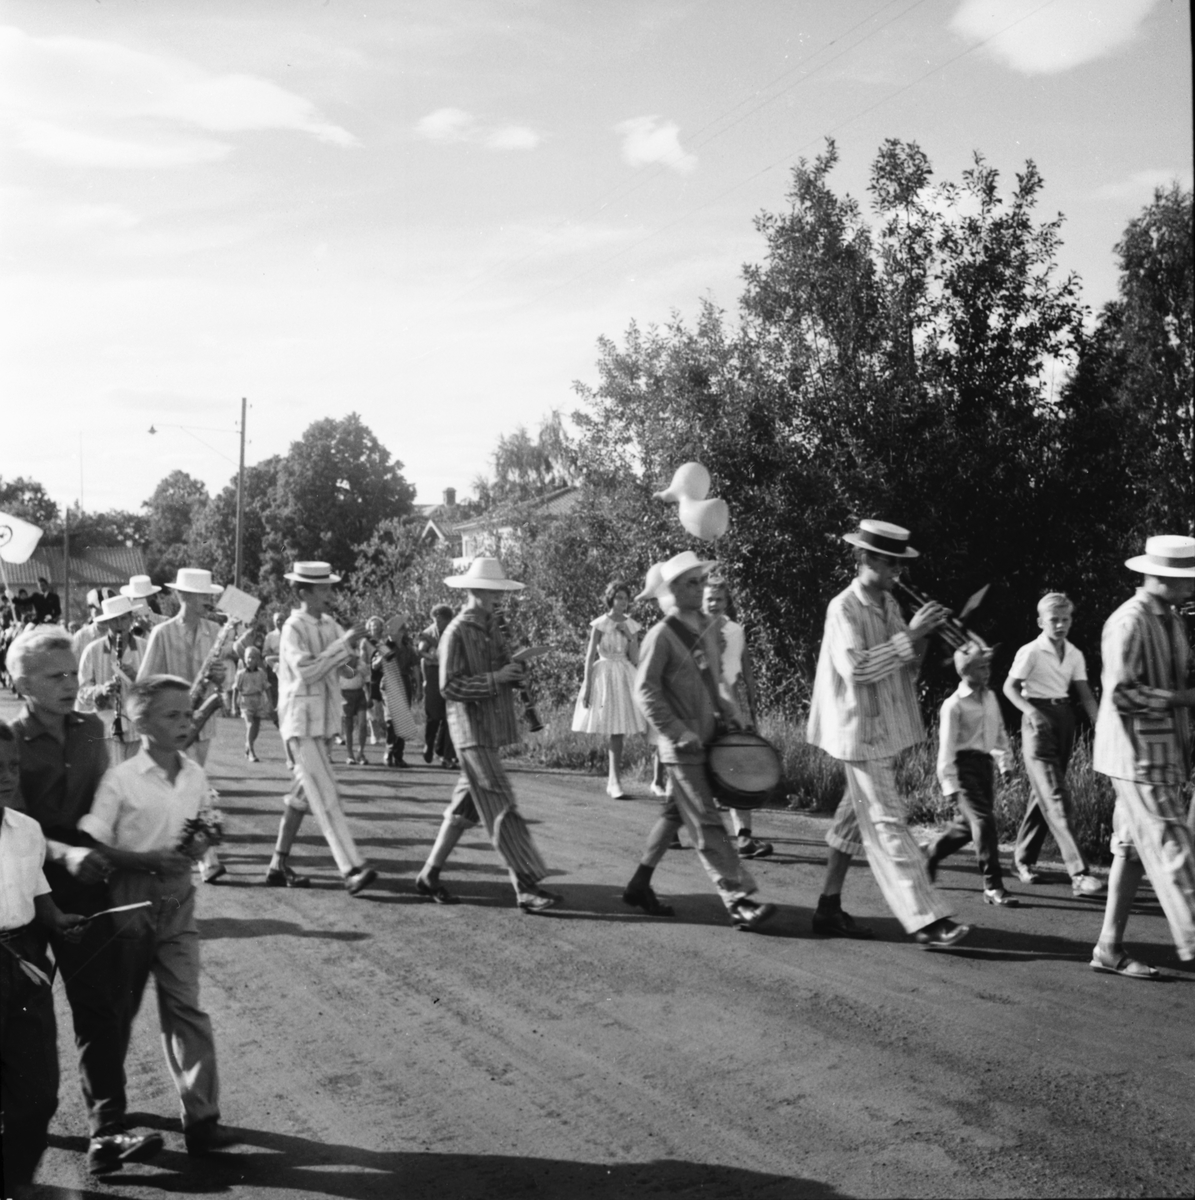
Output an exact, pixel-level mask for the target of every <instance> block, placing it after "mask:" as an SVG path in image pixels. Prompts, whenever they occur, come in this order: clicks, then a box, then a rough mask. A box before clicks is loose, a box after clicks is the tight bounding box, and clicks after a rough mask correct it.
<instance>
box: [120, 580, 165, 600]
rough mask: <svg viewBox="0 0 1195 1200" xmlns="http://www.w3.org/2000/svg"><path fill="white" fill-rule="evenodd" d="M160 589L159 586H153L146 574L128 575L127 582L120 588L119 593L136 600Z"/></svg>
mask: <svg viewBox="0 0 1195 1200" xmlns="http://www.w3.org/2000/svg"><path fill="white" fill-rule="evenodd" d="M161 590H162V589H161V588H160V587H155V586H154V584H153V582H152V581H151V580H150V577H149V576H148V575H130V576H129V581H128V583H126V584H125V585H124V587H122V588H121V589H120V594H121V595H122V596H128V597H129V599H130V600H138V599H141V598H142V597H144V596H152V595H153V594H154V593H155V592H160V591H161Z"/></svg>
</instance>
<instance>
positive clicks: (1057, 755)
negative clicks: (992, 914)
mask: <svg viewBox="0 0 1195 1200" xmlns="http://www.w3.org/2000/svg"><path fill="white" fill-rule="evenodd" d="M1074 611H1075V606H1074V604H1072V603H1071V600H1070V597H1069V596H1066V595H1065V594H1064V593H1062V592H1050V593H1048V594H1047V595H1045V596H1043V597H1042V598H1041V599H1040V600H1039V601H1038V603H1037V623H1038V626H1039V627H1040V628H1041V631H1042V632H1041V636H1040V637H1038V638H1035V639H1034V640H1033V641H1032V642H1029V643H1028V644H1027V645H1024V646H1022V647H1021V648H1020V649H1019V650H1018V651H1017V656H1016V658H1014V659H1013V663H1012V669H1011V670H1010V671H1009V672H1008V678H1007V679H1006V680H1005V681H1004V694H1005V696H1007V697H1008V699H1009V700H1011V701H1012V703H1013V704H1015V705H1016V706H1017V708H1019V709H1020V710H1021V712H1022V714H1023V716H1022V718H1021V750H1022V752H1023V753H1024V756H1025V770H1026V771H1027V772H1028V773H1029V782H1030V784H1031V785H1032V787H1033V797H1032V799H1031V800H1030V801H1029V807H1028V808H1027V809H1026V810H1025V816H1024V819H1023V820H1022V821H1021V828H1020V830H1019V831H1018V833H1017V845H1016V850H1015V851H1014V852H1013V862H1014V864H1015V865H1016V869H1017V875H1018V876H1019V878H1020V880H1021V882H1022V883H1038V882H1039V881H1040V876H1039V875H1038V873H1037V872H1036V871H1035V870H1034V867H1035V866H1036V865H1037V856H1038V855H1039V854H1040V853H1041V848H1042V844H1043V843H1044V842H1045V840H1046V834H1047V833H1052V834H1053V835H1054V841H1055V842H1057V843H1058V851H1059V853H1060V854H1061V855H1062V861H1063V863H1064V864H1065V865H1066V870H1067V873H1068V874H1069V875H1070V877H1071V889H1072V891H1073V892H1074V894H1075V895H1076V896H1077V897H1079V898H1080V899H1093V898H1094V899H1098V898H1099V897H1101V896H1103V894H1104V892H1105V890H1106V889H1105V887H1104V884H1103V883H1102V882H1101V881H1100V880H1099V879H1096V877H1095V876H1094V875H1092V874H1090V873H1089V871H1088V863H1087V858H1086V857H1085V855H1084V854H1083V851H1082V850H1080V849H1079V843H1078V842H1077V841H1076V839H1075V835H1074V833H1073V832H1072V830H1071V811H1072V803H1071V794H1070V789H1069V788H1068V787H1067V783H1066V769H1067V765H1068V764H1069V763H1070V757H1071V751H1072V750H1073V749H1074V746H1075V710H1074V708H1073V707H1072V705H1071V702H1070V691H1071V688H1074V690H1075V694H1076V695H1077V696H1078V697H1079V702H1080V703H1081V704H1082V705H1083V708H1084V711H1085V712H1086V713H1087V717H1088V719H1089V720H1090V721H1091V724H1092V726H1093V727H1094V725H1095V720H1096V716H1097V715H1098V711H1099V710H1098V709H1097V708H1096V703H1095V697H1094V696H1093V695H1092V694H1091V688H1090V687H1089V686H1088V685H1087V663H1086V661H1085V659H1084V658H1083V653H1082V651H1080V650H1079V649H1078V648H1077V647H1075V646H1073V645H1071V643H1070V642H1068V641H1067V640H1066V635H1067V634H1068V633H1069V632H1070V627H1071V621H1072V620H1073V619H1074Z"/></svg>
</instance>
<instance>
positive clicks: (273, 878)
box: [266, 862, 311, 888]
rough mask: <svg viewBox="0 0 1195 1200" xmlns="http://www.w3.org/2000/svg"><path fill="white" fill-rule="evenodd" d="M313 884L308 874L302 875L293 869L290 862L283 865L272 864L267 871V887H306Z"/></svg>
mask: <svg viewBox="0 0 1195 1200" xmlns="http://www.w3.org/2000/svg"><path fill="white" fill-rule="evenodd" d="M310 886H311V880H310V879H308V878H307V876H306V875H300V874H299V873H298V872H297V871H293V870H291V865H290V863H286V862H284V863H283V864H282V865H281V866H278V867H274V866H271V867H270V868H269V870H267V871H266V887H288V888H305V887H310Z"/></svg>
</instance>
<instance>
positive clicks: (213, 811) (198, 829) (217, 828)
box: [178, 805, 224, 862]
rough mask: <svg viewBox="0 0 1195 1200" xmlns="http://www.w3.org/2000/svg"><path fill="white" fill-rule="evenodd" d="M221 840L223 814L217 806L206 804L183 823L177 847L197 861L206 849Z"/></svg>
mask: <svg viewBox="0 0 1195 1200" xmlns="http://www.w3.org/2000/svg"><path fill="white" fill-rule="evenodd" d="M223 840H224V814H223V813H222V812H221V811H220V810H219V809H218V808H212V807H211V806H210V805H208V806H205V807H203V808H201V809H200V810H199V813H198V815H197V816H194V817H192V818H191V819H190V820H189V821H187V822H186V824H184V825H183V835H182V837H181V838H180V839H179V843H178V849H179V852H180V853H182V854H185V855H186V856H187V857H188V858H193V859H195V860H196V861H197V862H198V860H199V859H201V858H202V857H203V856H204V855H205V854H206V853H207V852H208V850H210V849H211V848H212V847H213V846H218V845H219V844H220V843H221V842H222V841H223Z"/></svg>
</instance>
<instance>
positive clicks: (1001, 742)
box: [926, 642, 1019, 908]
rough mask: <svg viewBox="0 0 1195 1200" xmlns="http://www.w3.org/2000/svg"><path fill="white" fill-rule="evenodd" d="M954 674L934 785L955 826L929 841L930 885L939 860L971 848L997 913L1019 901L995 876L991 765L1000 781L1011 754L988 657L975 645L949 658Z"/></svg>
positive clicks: (996, 856)
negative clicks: (950, 805)
mask: <svg viewBox="0 0 1195 1200" xmlns="http://www.w3.org/2000/svg"><path fill="white" fill-rule="evenodd" d="M954 669H955V670H956V671H957V672H958V674H959V679H960V681H961V682H960V683H959V685H958V690H957V691H956V692H955V693H954V695H952V696H949V697H948V698H947V700H946V702H945V703H944V704H943V705H942V713H941V717H940V720H939V726H938V728H939V735H938V781H939V782H940V783H941V785H942V792H943V793H944V794H945V795H946V797H947V798H948V799H951V800H953V801H954V803H955V804H956V805H957V806H958V811H957V812H956V814H955V818H954V821H953V822H952V823H951V824H950V825H949V826H948V827H947V828H946V829H945V830H943V832H942V833H940V834H939V835H938V836H937V838H935V839H934V843H933V845H932V846H931V847H930V851H929V862H928V863H927V864H926V865H927V867H928V869H929V877H930V879H935V878H936V877H937V874H938V866H939V864H940V863H941V862H942V860H943V859H944V858H946V857H947V856H948V855H950V854H953V853H954V852H955V851H956V850H961V849H962V848H963V847H964V846H965V845H966V844H967V843H968V842H969V841H970V842H974V843H975V856H976V858H977V859H978V860H979V870H980V873H981V874H982V875H983V900H984V903H985V904H995V905H998V906H999V907H1002V908H1012V907H1015V906H1016V905H1017V904H1018V903H1019V901H1018V900H1017V898H1016V897H1015V896H1012V895H1010V894H1009V893H1008V892H1006V891H1005V890H1004V878H1003V876H1002V875H1001V873H1000V846H999V842H998V840H997V838H996V818H995V815H994V813H993V808H994V806H995V800H996V796H995V788H994V783H993V778H992V775H993V761H992V760H993V759H994V760H995V764H996V765H998V766H999V768H1000V775H1001V777H1002V778H1004V779H1006V780H1007V779H1008V778H1009V777H1010V775H1011V773H1012V748H1011V747H1010V745H1009V742H1008V733H1007V732H1006V730H1005V728H1004V719H1003V718H1002V717H1001V716H1000V705H999V703H998V702H997V700H996V696H995V694H994V693H993V692H992V689H991V688H989V687H988V680H989V679H990V678H991V675H992V658H991V652H990V651H989V650H986V649H984V648H983V647H982V646H977V645H976V644H975V643H974V642H971V643H969V644H968V645H966V646H963V647H962V649H960V650H956V651H955V652H954Z"/></svg>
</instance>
